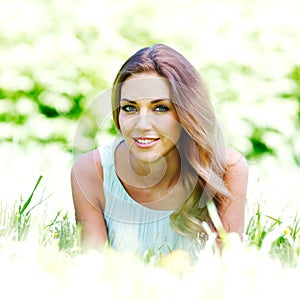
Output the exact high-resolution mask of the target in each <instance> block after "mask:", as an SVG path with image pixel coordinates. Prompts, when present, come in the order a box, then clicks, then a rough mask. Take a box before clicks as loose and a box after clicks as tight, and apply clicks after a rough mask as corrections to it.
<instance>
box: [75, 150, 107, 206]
mask: <svg viewBox="0 0 300 300" xmlns="http://www.w3.org/2000/svg"><path fill="white" fill-rule="evenodd" d="M102 183H103V171H102V165H101V158H100V155H99V151H98V150H93V151H90V152H87V153H85V154H83V155H82V156H80V157H79V158H78V159H77V160H76V161H75V163H74V165H73V167H72V170H71V186H72V193H73V199H74V202H75V203H77V205H78V203H79V202H81V203H82V202H84V201H83V199H86V200H88V202H90V203H91V204H92V205H93V206H94V207H98V208H99V207H100V208H102V207H104V197H103V195H102V190H103V189H102Z"/></svg>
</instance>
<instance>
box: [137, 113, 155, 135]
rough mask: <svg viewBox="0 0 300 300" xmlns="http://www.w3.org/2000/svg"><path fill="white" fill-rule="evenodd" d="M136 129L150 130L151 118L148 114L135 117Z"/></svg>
mask: <svg viewBox="0 0 300 300" xmlns="http://www.w3.org/2000/svg"><path fill="white" fill-rule="evenodd" d="M135 126H136V129H139V130H143V131H145V130H150V129H151V128H152V118H151V116H150V115H149V114H145V113H141V114H140V115H139V116H137V120H136V125H135Z"/></svg>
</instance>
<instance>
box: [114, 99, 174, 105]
mask: <svg viewBox="0 0 300 300" xmlns="http://www.w3.org/2000/svg"><path fill="white" fill-rule="evenodd" d="M120 101H126V102H129V103H132V104H136V101H134V100H129V99H126V98H122V99H121V100H120ZM162 101H171V100H170V99H169V98H161V99H155V100H153V101H151V103H157V102H162Z"/></svg>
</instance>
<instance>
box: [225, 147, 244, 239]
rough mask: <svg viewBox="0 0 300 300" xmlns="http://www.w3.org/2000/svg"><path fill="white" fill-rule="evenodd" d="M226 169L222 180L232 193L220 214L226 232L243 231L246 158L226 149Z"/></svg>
mask: <svg viewBox="0 0 300 300" xmlns="http://www.w3.org/2000/svg"><path fill="white" fill-rule="evenodd" d="M226 164H227V171H226V174H225V176H224V182H225V184H226V186H227V188H228V190H229V192H230V193H231V195H232V198H233V199H232V200H230V201H229V203H228V205H227V206H226V207H225V208H224V211H223V212H222V213H221V214H220V218H221V220H222V223H223V226H224V229H225V230H226V231H227V232H236V233H239V235H240V237H241V238H242V236H243V232H244V218H245V203H246V193H247V183H248V164H247V161H246V159H245V158H244V157H243V156H242V155H241V154H240V153H238V152H236V151H234V150H227V151H226Z"/></svg>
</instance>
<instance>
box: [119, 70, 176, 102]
mask: <svg viewBox="0 0 300 300" xmlns="http://www.w3.org/2000/svg"><path fill="white" fill-rule="evenodd" d="M122 98H125V99H129V100H135V99H142V98H148V99H149V98H150V99H164V98H168V99H170V98H171V97H170V88H169V84H168V80H167V79H165V78H163V77H160V76H158V75H156V74H155V73H141V74H137V75H132V76H130V77H128V79H126V81H125V82H124V83H123V85H122V88H121V99H122Z"/></svg>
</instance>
